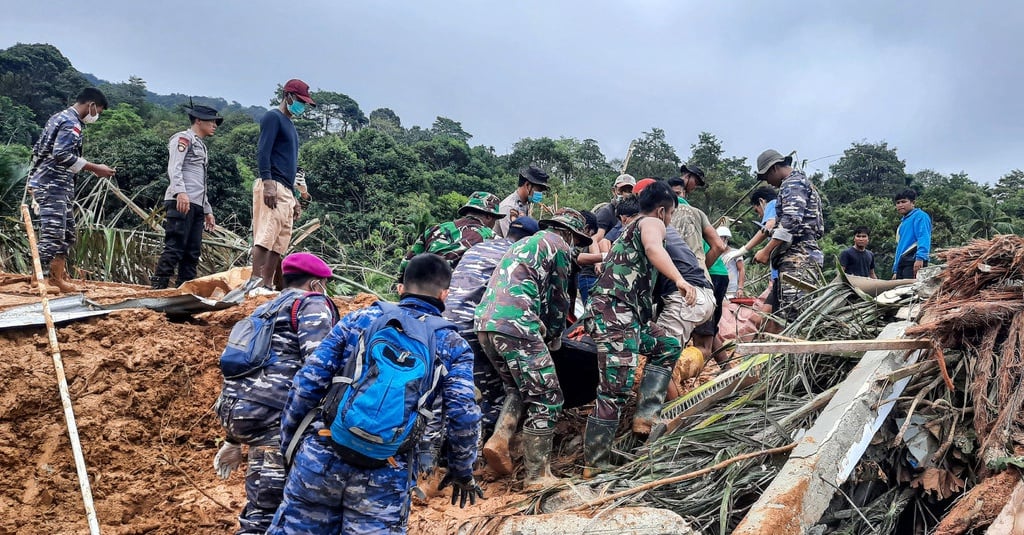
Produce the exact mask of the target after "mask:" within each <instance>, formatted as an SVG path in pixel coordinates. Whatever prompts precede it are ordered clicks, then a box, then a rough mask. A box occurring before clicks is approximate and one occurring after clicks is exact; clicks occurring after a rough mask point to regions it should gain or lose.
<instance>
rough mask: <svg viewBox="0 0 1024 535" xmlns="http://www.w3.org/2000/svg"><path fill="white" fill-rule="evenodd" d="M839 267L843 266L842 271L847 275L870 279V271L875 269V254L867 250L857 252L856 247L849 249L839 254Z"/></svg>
mask: <svg viewBox="0 0 1024 535" xmlns="http://www.w3.org/2000/svg"><path fill="white" fill-rule="evenodd" d="M839 265H841V266H843V271H846V273H847V274H848V275H858V276H861V277H870V276H871V271H872V270H873V269H875V253H872V252H871V251H869V250H867V249H864V250H863V251H858V250H857V248H856V247H850V248H849V249H847V250H845V251H843V252H841V253H839Z"/></svg>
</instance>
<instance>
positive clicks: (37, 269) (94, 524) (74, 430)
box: [21, 204, 100, 535]
mask: <svg viewBox="0 0 1024 535" xmlns="http://www.w3.org/2000/svg"><path fill="white" fill-rule="evenodd" d="M21 217H22V219H24V220H25V232H27V233H28V245H29V249H30V250H31V251H32V267H33V269H34V273H33V274H34V275H35V278H36V283H37V286H38V287H39V295H40V297H42V299H43V318H44V319H45V320H46V332H47V335H48V337H49V340H50V350H51V351H52V354H53V369H54V371H56V373H57V388H58V390H60V402H61V405H63V406H64V420H65V421H66V422H67V425H68V438H69V439H70V440H71V452H72V454H73V455H74V458H75V468H76V469H77V470H78V485H79V486H80V487H81V489H82V501H83V502H85V516H86V519H87V520H88V522H89V533H90V534H92V535H99V533H100V524H99V521H98V520H97V519H96V508H95V507H94V506H93V503H92V488H91V487H90V486H89V472H88V471H87V470H86V467H85V456H84V455H82V444H81V442H80V441H79V439H78V425H77V424H76V423H75V412H74V409H72V407H71V394H70V392H68V380H67V377H65V375H64V363H63V361H62V359H61V356H60V345H59V344H58V343H57V329H56V327H54V324H53V315H52V314H50V299H49V298H48V297H47V296H46V281H44V280H43V266H42V264H41V263H40V262H39V246H38V244H37V243H36V232H35V229H34V228H33V227H32V216H31V215H29V213H28V205H25V204H22V205H21Z"/></svg>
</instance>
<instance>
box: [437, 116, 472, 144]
mask: <svg viewBox="0 0 1024 535" xmlns="http://www.w3.org/2000/svg"><path fill="white" fill-rule="evenodd" d="M430 131H431V132H432V133H433V134H434V135H435V136H443V137H450V138H452V139H457V140H459V141H462V142H463V143H469V140H470V139H471V138H472V137H473V134H470V133H469V132H466V131H465V130H464V129H463V128H462V123H460V122H458V121H455V120H453V119H449V118H447V117H442V116H440V115H438V116H437V119H434V124H433V125H432V126H431V127H430Z"/></svg>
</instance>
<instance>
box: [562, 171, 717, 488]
mask: <svg viewBox="0 0 1024 535" xmlns="http://www.w3.org/2000/svg"><path fill="white" fill-rule="evenodd" d="M639 197H640V217H639V218H637V219H636V220H634V221H633V222H631V223H630V224H629V225H627V226H626V229H625V230H624V231H623V233H622V236H620V237H619V239H618V240H616V241H615V243H614V244H612V249H611V251H610V252H609V253H608V257H607V259H606V260H605V268H604V271H603V272H602V273H601V275H600V276H599V277H598V279H597V282H596V283H595V284H594V287H593V289H592V290H591V293H590V302H589V304H588V307H587V311H586V312H585V313H584V315H583V318H581V319H582V320H583V325H584V328H585V329H586V331H587V332H588V333H589V334H590V336H591V337H592V338H593V339H594V342H596V344H597V365H598V369H599V371H600V374H601V376H600V377H599V380H598V386H597V403H596V404H595V406H594V412H593V414H591V415H590V417H589V418H588V419H587V428H586V431H585V433H584V442H583V455H584V460H585V461H586V466H585V468H584V472H583V475H584V477H587V478H590V477H594V476H595V475H597V474H598V473H600V472H601V471H603V470H605V469H607V467H608V466H609V464H610V456H611V444H612V441H613V440H614V438H615V431H616V429H617V428H618V426H619V416H620V414H621V411H622V408H623V407H624V406H625V405H626V403H627V401H628V400H629V396H630V394H631V393H632V389H633V380H634V376H633V374H634V372H635V370H636V366H637V364H638V358H639V355H640V354H641V353H642V354H644V355H647V364H646V365H645V367H644V378H643V381H642V382H641V384H640V398H639V400H638V401H637V410H636V415H635V416H634V420H633V430H634V431H638V430H639V431H641V432H646V433H649V432H650V427H651V425H652V423H653V421H654V419H655V418H656V417H657V416H658V411H659V410H660V409H661V404H662V402H664V400H665V396H666V394H667V391H668V382H669V380H670V379H671V378H672V372H671V369H672V365H673V364H674V363H675V360H676V359H677V358H678V357H679V352H680V350H681V349H682V345H681V344H680V342H679V339H678V338H676V337H674V336H672V335H670V334H669V333H667V332H666V331H665V329H664V327H661V326H660V325H657V324H656V323H654V322H653V321H652V319H653V316H654V305H653V294H652V292H653V288H654V285H655V281H656V279H657V278H660V277H667V278H668V279H669V280H671V281H672V282H673V283H675V285H676V287H677V288H678V290H679V293H681V294H682V295H683V297H684V298H685V300H686V304H687V305H688V306H693V304H694V303H695V301H696V297H697V291H696V289H695V288H694V287H693V286H691V285H690V284H689V283H687V282H686V280H685V279H684V278H683V276H682V275H681V274H680V273H679V270H677V269H676V267H675V265H673V263H672V258H671V257H670V256H669V254H668V252H667V251H666V250H665V247H664V243H665V226H666V225H668V224H670V222H671V220H672V214H673V212H674V211H675V209H676V205H677V200H676V196H675V194H674V193H673V192H672V190H671V188H669V186H668V184H666V183H665V182H664V181H661V180H659V181H656V182H654V183H653V184H651V185H649V186H647V187H646V188H644V190H643V191H642V192H641V193H640V195H639Z"/></svg>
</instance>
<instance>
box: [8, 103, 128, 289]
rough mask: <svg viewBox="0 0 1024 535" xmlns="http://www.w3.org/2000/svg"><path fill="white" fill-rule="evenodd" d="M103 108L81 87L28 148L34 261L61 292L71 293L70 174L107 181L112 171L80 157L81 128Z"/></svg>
mask: <svg viewBox="0 0 1024 535" xmlns="http://www.w3.org/2000/svg"><path fill="white" fill-rule="evenodd" d="M106 108H107V97H106V96H104V95H103V92H101V91H100V90H99V89H96V88H94V87H87V88H85V89H83V90H82V92H81V93H79V94H78V97H77V98H76V99H75V103H74V105H72V106H71V107H70V108H68V109H66V110H64V111H61V112H58V113H56V114H54V115H53V116H52V117H50V119H49V120H48V121H46V128H44V129H43V134H42V136H40V138H39V141H37V142H36V144H35V147H33V148H32V170H31V171H29V177H30V178H29V182H28V187H29V189H30V191H31V192H32V199H33V200H34V201H35V204H37V205H38V209H37V211H36V212H37V214H38V215H39V262H40V264H42V266H43V276H45V277H48V278H49V280H48V283H49V284H50V285H52V286H56V287H57V288H59V289H60V291H61V292H74V291H77V289H76V288H75V287H74V285H72V284H71V282H70V279H69V278H68V276H67V255H68V251H70V250H71V247H72V246H73V245H74V244H75V215H74V207H73V206H72V201H73V200H74V196H75V174H76V173H78V172H79V171H88V172H90V173H93V174H94V175H96V176H100V177H105V178H109V177H112V176H114V169H112V168H110V167H107V166H106V165H103V164H97V163H92V162H90V161H88V160H86V159H85V158H83V157H82V129H83V128H84V125H86V124H91V123H94V122H96V120H97V119H99V117H100V113H102V112H103V110H105V109H106Z"/></svg>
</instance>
